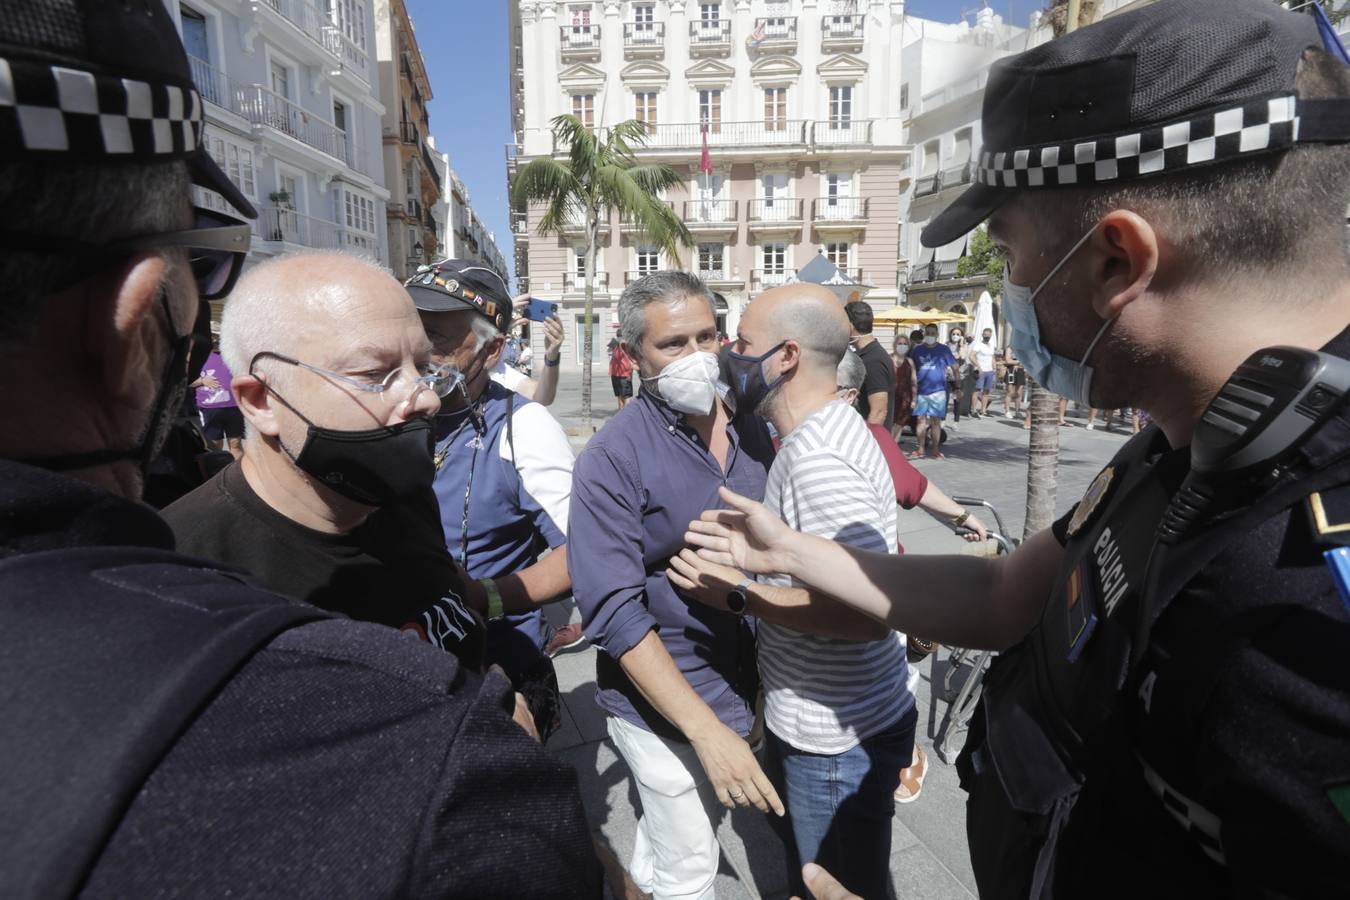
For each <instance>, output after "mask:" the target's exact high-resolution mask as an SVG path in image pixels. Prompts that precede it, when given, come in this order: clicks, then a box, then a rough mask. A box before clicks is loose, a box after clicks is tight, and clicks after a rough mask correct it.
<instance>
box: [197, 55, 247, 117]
mask: <svg viewBox="0 0 1350 900" xmlns="http://www.w3.org/2000/svg"><path fill="white" fill-rule="evenodd" d="M188 66H189V67H190V68H191V69H192V84H193V85H194V86H195V87H196V88H197V93H199V94H201V95H202V99H203V100H205V101H206V102H207V103H210V104H213V105H215V106H218V107H220V108H221V109H223V110H226V111H228V112H232V113H235V114H236V115H243V107H242V104H241V98H240V88H239V85H237V84H235V83H234V82H232V81H230V79H228V78H226V77H225V73H224V72H222V71H220V70H219V69H217V68H215V67H214V66H212V65H211V64H210V63H208V62H207V61H206V60H204V59H198V58H197V57H195V56H189V57H188Z"/></svg>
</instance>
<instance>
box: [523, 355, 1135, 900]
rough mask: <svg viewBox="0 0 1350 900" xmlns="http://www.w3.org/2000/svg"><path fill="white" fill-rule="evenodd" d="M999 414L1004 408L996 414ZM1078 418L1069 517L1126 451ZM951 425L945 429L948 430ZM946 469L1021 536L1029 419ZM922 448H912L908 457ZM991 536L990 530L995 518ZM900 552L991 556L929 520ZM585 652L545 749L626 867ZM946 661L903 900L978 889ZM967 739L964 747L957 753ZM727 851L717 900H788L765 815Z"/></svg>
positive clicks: (568, 411) (1066, 452) (633, 799)
mask: <svg viewBox="0 0 1350 900" xmlns="http://www.w3.org/2000/svg"><path fill="white" fill-rule="evenodd" d="M596 375H597V376H598V377H596V379H595V387H596V396H595V426H596V427H597V428H599V427H601V426H602V425H603V423H604V421H605V420H606V419H608V417H609V416H611V415H613V414H614V412H615V403H614V398H613V396H611V393H610V390H609V380H608V377H607V374H606V373H605V371H604V370H603V369H600V368H599V367H597V369H596ZM995 405H996V406H997V408H998V409H999V410H1000V413H1001V411H1002V408H1003V407H1002V400H1001V398H1000V399H999V400H998V401H997V403H996V404H995ZM580 408H581V392H580V375H579V373H569V372H564V373H563V380H562V384H561V387H560V390H559V393H558V398H557V400H556V401H555V402H554V404H553V406H552V407H551V410H552V412H553V413H554V415H555V416H556V417H557V418H558V419H559V420H560V421H561V422H562V423H563V425H564V426H565V427H567V428H568V429H569V433H570V434H573V447H574V449H576V450H578V451H580V449H581V447H583V446H584V445H585V441H586V436H585V435H583V434H581V433H580V431H581V429H580V426H581V419H580ZM1085 416H1086V412H1084V413H1083V414H1082V415H1081V416H1075V414H1074V413H1070V416H1069V418H1070V420H1071V421H1074V422H1075V423H1076V424H1075V425H1074V426H1073V427H1067V428H1063V429H1061V431H1060V465H1059V472H1058V479H1057V485H1058V487H1057V497H1056V508H1057V510H1058V511H1059V513H1061V514H1062V513H1063V512H1065V511H1066V510H1068V508H1069V507H1070V506H1072V504H1073V503H1074V502H1075V501H1076V500H1077V499H1078V497H1080V496H1081V495H1082V493H1083V491H1084V490H1085V489H1086V488H1087V485H1088V484H1089V483H1090V482H1091V480H1092V478H1093V477H1094V476H1095V475H1096V473H1097V472H1098V471H1099V470H1100V468H1101V467H1102V465H1104V464H1105V463H1106V462H1107V461H1108V460H1109V459H1110V457H1111V456H1112V455H1113V454H1114V453H1115V452H1116V450H1117V449H1119V447H1120V445H1121V444H1122V443H1123V442H1124V437H1125V433H1124V431H1123V430H1121V429H1120V428H1119V427H1117V428H1116V429H1115V431H1113V432H1109V433H1107V432H1103V431H1101V430H1100V425H1099V426H1098V429H1099V430H1097V431H1091V432H1089V431H1087V430H1085V429H1084V428H1083V427H1082V426H1083V424H1084V417H1085ZM951 424H952V423H951V421H950V420H948V423H947V426H948V428H949V430H950V428H951ZM949 434H950V437H949V440H948V442H947V444H946V446H945V447H944V451H945V454H946V458H945V459H942V460H924V461H920V462H918V463H917V465H918V467H919V469H920V471H922V472H923V473H924V474H925V475H927V476H928V477H929V478H930V479H931V480H933V481H935V482H936V483H937V485H938V486H939V487H941V488H942V489H943V490H944V491H946V492H947V493H948V494H957V495H963V496H975V497H982V498H985V499H987V500H989V501H990V502H991V503H993V504H994V506H995V508H997V509H998V511H999V513H1000V515H1001V516H1002V517H1003V521H1004V525H1005V527H1006V530H1007V533H1009V534H1010V535H1012V536H1016V537H1020V536H1021V532H1022V522H1023V519H1024V515H1025V503H1026V445H1027V435H1028V432H1026V431H1024V430H1023V429H1022V427H1021V422H1020V420H1008V419H1005V418H1003V417H1002V415H999V416H998V417H992V416H991V417H989V418H985V419H976V420H972V419H965V418H963V419H962V420H961V423H960V425H959V426H957V428H956V430H954V431H950V432H949ZM912 446H913V439H912V438H908V437H907V438H906V439H905V448H906V449H911V448H912ZM986 522H987V523H988V524H989V525H990V526H991V527H992V525H993V523H992V521H989V519H988V518H986ZM900 541H901V543H902V544H903V545H904V546H905V549H906V552H908V553H962V552H966V553H980V552H987V550H986V549H984V548H985V547H987V545H969V544H966V543H965V542H963V541H961V540H959V539H958V538H956V537H955V536H954V535H953V534H952V533H951V531H950V530H949V529H947V528H946V526H944V525H943V524H941V523H939V522H937V521H935V520H933V519H932V518H930V517H929V516H928V515H926V514H925V513H923V512H922V511H920V510H917V509H915V510H910V511H901V514H900ZM547 614H548V616H549V618H550V619H551V620H552V621H553V622H554V623H555V624H561V623H562V622H564V621H565V620H567V618H568V616H570V617H571V621H578V620H579V616H578V614H577V612H576V608H575V606H574V605H573V604H572V603H571V602H570V601H565V602H563V603H561V604H556V605H554V606H551V607H548V608H547ZM596 652H597V651H596V650H595V649H593V648H589V647H587V648H586V649H584V650H581V651H578V652H573V653H568V654H564V655H562V656H559V657H558V658H557V660H555V662H556V664H557V669H558V681H559V684H560V686H561V689H562V693H563V700H564V710H563V726H562V729H561V731H560V732H559V733H557V734H555V735H554V736H553V737H552V738H551V739H550V740H549V743H548V748H549V749H550V750H552V751H553V752H554V753H557V754H558V755H559V756H560V757H561V758H563V759H565V760H567V761H568V762H570V763H572V765H573V766H575V767H576V769H577V771H578V773H579V774H580V778H581V788H582V796H583V798H584V800H585V803H586V809H587V814H588V815H589V817H590V819H591V824H592V825H593V826H594V827H596V828H599V829H600V830H601V831H602V832H603V833H604V835H605V837H606V838H607V839H608V840H609V842H610V844H611V846H612V847H613V849H614V851H615V852H616V854H617V855H618V857H619V859H620V860H621V861H622V862H624V863H625V864H626V863H627V861H628V859H629V857H630V855H631V854H632V850H633V838H634V835H635V834H636V827H637V817H638V798H637V792H636V790H635V789H634V788H633V787H632V783H631V779H630V777H629V774H628V769H627V766H626V765H625V764H624V762H623V760H622V759H621V758H620V757H619V756H618V754H617V753H616V752H615V750H614V747H613V745H612V744H611V743H610V741H609V739H608V736H607V735H606V732H605V720H604V715H603V714H602V713H601V711H600V709H599V708H598V707H597V706H596V705H595V654H596ZM946 660H947V653H946V651H945V650H944V651H940V652H939V653H937V654H934V656H932V657H930V658H929V659H928V660H925V661H924V662H923V663H922V664H921V665H920V666H919V669H920V682H919V688H918V691H917V694H918V702H919V743H920V744H921V745H922V746H923V748H924V750H925V751H926V752H927V754H928V759H929V769H928V776H927V780H926V781H925V782H924V790H923V794H922V795H921V796H920V798H919V799H918V800H917V801H915V802H914V803H912V804H908V805H905V806H897V807H896V815H895V819H894V822H893V825H892V830H893V835H892V837H893V843H892V850H891V871H892V872H893V873H894V875H895V887H896V893H897V895H898V896H899V897H901V898H926V900H947V898H971V897H974V896H975V880H974V876H973V874H972V872H971V868H970V862H969V859H968V856H967V850H966V835H965V794H964V793H963V792H962V791H961V790H960V788H959V787H958V785H957V778H956V771H955V769H954V768H953V767H952V766H951V765H949V764H946V763H944V762H943V761H942V760H940V759H939V758H938V755H937V753H936V752H935V751H934V749H933V745H934V740H935V738H937V737H938V736H939V735H940V733H941V732H940V729H941V727H942V725H943V723H944V721H945V720H944V717H945V714H946V712H947V706H948V704H947V703H946V702H944V700H943V698H942V689H941V688H942V682H943V678H944V675H945V673H946V671H947V668H948V666H947V662H946ZM934 683H936V684H938V687H939V689H938V694H939V699H938V702H937V703H936V704H935V703H933V702H932V698H933V691H932V685H933V684H934ZM959 745H960V740H959V737H958V740H957V742H956V746H958V747H959ZM718 838H719V840H720V841H721V844H722V852H723V853H722V868H721V872H720V873H719V875H718V878H717V884H716V889H717V895H718V897H719V898H724V900H725V898H743V897H761V896H762V897H770V898H777V897H786V896H787V893H786V888H787V884H788V881H787V869H786V865H785V862H784V860H783V856H782V851H781V849H780V845H779V843H778V841H777V839H776V838H775V837H774V836H773V833H772V832H771V831H770V829H769V827H768V825H767V822H766V820H765V817H764V816H763V814H761V813H759V812H758V811H756V810H749V811H746V810H738V811H736V812H735V813H727V814H726V815H724V816H723V818H722V821H721V823H720V825H719V828H718Z"/></svg>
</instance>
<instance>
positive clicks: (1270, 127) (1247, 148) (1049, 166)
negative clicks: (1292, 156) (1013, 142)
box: [976, 95, 1299, 188]
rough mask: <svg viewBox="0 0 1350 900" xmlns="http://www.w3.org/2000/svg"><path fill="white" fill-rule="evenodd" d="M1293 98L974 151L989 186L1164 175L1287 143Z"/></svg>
mask: <svg viewBox="0 0 1350 900" xmlns="http://www.w3.org/2000/svg"><path fill="white" fill-rule="evenodd" d="M1298 124H1299V118H1298V113H1297V107H1296V104H1295V97H1294V96H1293V95H1289V96H1286V97H1272V98H1268V99H1262V100H1253V101H1250V102H1248V103H1244V104H1243V105H1241V106H1235V107H1230V108H1226V109H1221V110H1219V111H1217V112H1214V113H1208V114H1206V115H1203V116H1200V117H1198V118H1194V119H1188V120H1186V121H1182V122H1173V123H1171V124H1169V125H1158V126H1156V127H1153V128H1145V129H1141V130H1139V131H1134V132H1130V133H1127V134H1119V135H1111V136H1108V137H1099V138H1091V139H1089V140H1085V141H1070V142H1067V143H1063V144H1041V145H1038V146H1034V147H1019V148H1015V149H1011V150H998V151H992V150H987V151H983V152H981V153H980V160H979V167H978V171H977V172H976V180H977V181H978V183H980V184H984V185H989V186H990V187H1019V188H1027V187H1029V188H1037V187H1060V186H1063V185H1070V184H1074V185H1079V184H1101V183H1102V182H1108V181H1123V180H1126V179H1132V178H1140V177H1147V176H1151V175H1163V174H1170V173H1172V172H1176V171H1178V170H1180V169H1185V168H1189V167H1193V166H1203V165H1211V164H1213V163H1218V162H1226V161H1229V160H1232V159H1236V158H1237V157H1240V156H1243V155H1246V154H1257V153H1265V152H1269V151H1274V150H1281V149H1285V148H1288V147H1290V146H1292V145H1293V144H1294V142H1295V141H1297V140H1298Z"/></svg>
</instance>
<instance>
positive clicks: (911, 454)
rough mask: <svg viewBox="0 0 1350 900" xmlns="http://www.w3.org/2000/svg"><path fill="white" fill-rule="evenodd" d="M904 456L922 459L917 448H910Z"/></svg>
mask: <svg viewBox="0 0 1350 900" xmlns="http://www.w3.org/2000/svg"><path fill="white" fill-rule="evenodd" d="M905 456H906V458H907V459H923V454H922V453H920V452H919V451H918V450H911V451H909V453H907V454H905Z"/></svg>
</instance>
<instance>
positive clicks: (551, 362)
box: [544, 353, 562, 369]
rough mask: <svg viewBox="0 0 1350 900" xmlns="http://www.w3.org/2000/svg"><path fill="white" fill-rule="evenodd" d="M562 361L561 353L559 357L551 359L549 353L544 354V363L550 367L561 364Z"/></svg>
mask: <svg viewBox="0 0 1350 900" xmlns="http://www.w3.org/2000/svg"><path fill="white" fill-rule="evenodd" d="M561 362H562V354H561V353H559V354H558V358H557V359H549V358H548V355H547V354H545V355H544V365H546V366H548V367H549V368H550V369H551V368H553V367H554V366H556V365H559V364H560V363H561Z"/></svg>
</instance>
